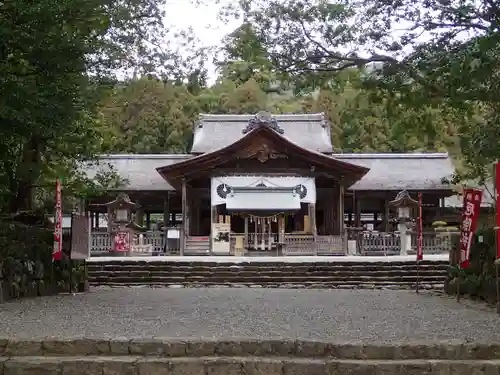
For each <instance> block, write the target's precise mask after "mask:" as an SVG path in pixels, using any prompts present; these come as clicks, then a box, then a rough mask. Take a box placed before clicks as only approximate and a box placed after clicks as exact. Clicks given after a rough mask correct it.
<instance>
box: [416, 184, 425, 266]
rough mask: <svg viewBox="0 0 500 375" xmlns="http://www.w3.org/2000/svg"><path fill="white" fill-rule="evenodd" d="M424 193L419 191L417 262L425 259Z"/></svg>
mask: <svg viewBox="0 0 500 375" xmlns="http://www.w3.org/2000/svg"><path fill="white" fill-rule="evenodd" d="M422 220H423V219H422V193H418V227H417V233H418V242H417V262H418V261H421V260H423V259H424V246H423V245H424V244H423V242H424V239H423V233H422V232H423V228H422Z"/></svg>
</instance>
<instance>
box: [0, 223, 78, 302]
mask: <svg viewBox="0 0 500 375" xmlns="http://www.w3.org/2000/svg"><path fill="white" fill-rule="evenodd" d="M53 238H54V237H53V233H52V229H49V228H45V227H39V226H33V225H26V224H22V223H18V222H15V221H0V302H1V301H5V300H9V299H13V298H19V297H34V296H40V295H46V294H54V293H57V292H61V291H66V290H68V289H69V288H68V286H69V275H70V273H71V274H72V278H73V283H74V284H73V285H77V284H80V283H81V282H82V281H83V277H84V272H83V269H82V266H81V265H80V264H75V265H74V266H73V270H72V271H71V266H70V262H69V260H62V261H58V262H55V263H53V262H52V247H53V241H54V239H53Z"/></svg>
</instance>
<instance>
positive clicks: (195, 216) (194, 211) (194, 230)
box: [188, 194, 201, 236]
mask: <svg viewBox="0 0 500 375" xmlns="http://www.w3.org/2000/svg"><path fill="white" fill-rule="evenodd" d="M189 202H190V204H189V208H188V212H190V213H191V215H190V221H189V223H190V227H191V234H192V235H193V236H199V235H200V204H201V201H200V198H199V197H197V196H194V194H192V196H191V199H190V200H189Z"/></svg>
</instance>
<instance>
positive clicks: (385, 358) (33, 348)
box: [0, 339, 500, 375]
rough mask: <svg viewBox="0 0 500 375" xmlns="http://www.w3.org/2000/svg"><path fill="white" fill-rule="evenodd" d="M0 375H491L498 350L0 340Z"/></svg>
mask: <svg viewBox="0 0 500 375" xmlns="http://www.w3.org/2000/svg"><path fill="white" fill-rule="evenodd" d="M0 373H1V374H2V375H35V374H36V375H57V374H63V375H117V374H123V375H153V374H154V375H163V374H168V375H198V374H213V375H217V374H221V375H222V374H224V375H299V374H310V375H323V374H329V375H347V374H352V375H354V374H355V375H365V374H366V375H368V374H370V375H372V374H374V375H376V374H384V375H414V374H415V375H416V374H425V375H444V374H448V375H449V374H454V375H471V374H477V375H479V374H484V375H490V374H491V375H493V374H499V373H500V344H498V343H488V344H476V343H461V342H457V341H455V342H449V343H447V342H444V343H432V342H429V343H425V342H424V343H422V342H419V343H414V344H413V343H411V342H410V343H408V342H406V343H397V342H391V343H389V344H383V343H333V342H317V341H302V340H253V339H242V340H231V339H226V340H222V341H218V340H216V339H213V340H202V341H200V340H190V339H187V340H180V339H179V340H175V339H174V340H153V339H137V340H134V339H132V340H125V339H124V340H115V339H111V340H104V339H101V340H100V339H73V340H71V339H69V340H57V339H46V340H43V341H35V340H29V341H16V340H8V339H6V340H0Z"/></svg>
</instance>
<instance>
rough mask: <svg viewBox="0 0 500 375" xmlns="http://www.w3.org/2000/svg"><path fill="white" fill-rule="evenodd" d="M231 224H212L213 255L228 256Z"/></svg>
mask: <svg viewBox="0 0 500 375" xmlns="http://www.w3.org/2000/svg"><path fill="white" fill-rule="evenodd" d="M230 232H231V224H225V223H214V224H212V252H213V253H214V254H229V250H230V247H231V244H230V239H231V237H230Z"/></svg>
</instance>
